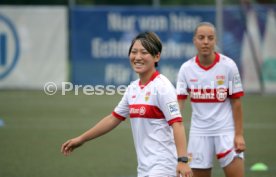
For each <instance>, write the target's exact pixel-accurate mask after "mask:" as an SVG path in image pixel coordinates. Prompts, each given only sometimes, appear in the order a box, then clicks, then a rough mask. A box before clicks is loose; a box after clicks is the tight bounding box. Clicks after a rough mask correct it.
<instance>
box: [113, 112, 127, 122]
mask: <svg viewBox="0 0 276 177" xmlns="http://www.w3.org/2000/svg"><path fill="white" fill-rule="evenodd" d="M112 115H113V116H114V117H116V118H117V119H120V120H122V121H124V120H126V118H125V117H123V116H121V115H119V114H117V113H116V112H115V111H113V112H112Z"/></svg>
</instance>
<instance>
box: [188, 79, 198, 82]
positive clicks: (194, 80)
mask: <svg viewBox="0 0 276 177" xmlns="http://www.w3.org/2000/svg"><path fill="white" fill-rule="evenodd" d="M197 81H198V79H190V82H197Z"/></svg>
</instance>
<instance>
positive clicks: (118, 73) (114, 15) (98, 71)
mask: <svg viewBox="0 0 276 177" xmlns="http://www.w3.org/2000/svg"><path fill="white" fill-rule="evenodd" d="M262 10H263V9H262ZM70 13H71V14H70V15H71V16H70V17H71V21H70V25H71V26H70V29H71V30H70V32H71V33H70V34H71V36H70V40H71V49H70V51H71V57H72V81H73V83H75V84H92V85H95V84H103V85H106V84H115V85H119V84H129V82H130V81H131V80H133V78H135V77H136V75H135V73H133V72H132V70H131V68H130V65H129V60H128V49H129V46H130V43H131V40H132V38H133V37H135V36H136V35H137V34H138V33H139V32H142V31H154V32H156V33H157V34H158V35H159V37H160V38H161V40H162V43H163V51H162V54H161V61H160V64H159V68H158V70H160V72H161V73H162V74H164V75H166V76H167V77H168V78H169V79H170V80H171V81H172V82H174V81H175V80H176V74H177V72H178V70H179V68H180V66H181V64H182V63H183V62H185V61H186V60H188V59H190V58H191V57H192V56H194V55H195V54H196V51H195V48H194V45H193V34H194V29H195V27H196V25H197V24H198V23H199V22H202V21H208V22H211V23H213V24H215V15H216V14H215V13H216V11H215V7H181V8H169V7H165V8H151V7H101V8H99V7H98V8H97V9H96V8H87V7H75V8H73V9H71V11H70ZM223 13H224V31H223V32H224V33H223V39H222V42H223V46H224V49H223V54H225V55H227V56H229V57H230V58H233V59H234V60H235V61H236V63H237V64H238V66H240V53H241V45H242V38H243V35H244V31H245V24H246V21H245V17H244V15H243V11H242V9H241V8H240V7H238V6H229V7H225V8H224V11H223ZM261 15H262V16H264V14H261ZM262 26H263V25H262Z"/></svg>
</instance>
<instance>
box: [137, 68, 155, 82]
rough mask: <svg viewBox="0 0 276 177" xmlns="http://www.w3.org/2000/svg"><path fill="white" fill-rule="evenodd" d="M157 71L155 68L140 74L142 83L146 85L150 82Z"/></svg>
mask: <svg viewBox="0 0 276 177" xmlns="http://www.w3.org/2000/svg"><path fill="white" fill-rule="evenodd" d="M155 72H156V69H155V68H154V69H153V70H150V71H148V72H146V73H142V74H139V78H140V83H141V85H146V84H147V83H148V82H149V80H150V78H151V76H152V75H153V74H154V73H155Z"/></svg>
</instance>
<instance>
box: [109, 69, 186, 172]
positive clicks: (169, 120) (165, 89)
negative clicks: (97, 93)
mask: <svg viewBox="0 0 276 177" xmlns="http://www.w3.org/2000/svg"><path fill="white" fill-rule="evenodd" d="M113 115H114V116H115V117H116V118H118V119H121V120H125V119H126V118H127V117H129V118H130V123H131V128H132V133H133V139H134V145H135V149H136V153H137V159H138V169H137V170H138V176H139V177H142V176H143V177H144V176H148V175H156V174H159V175H160V172H161V173H162V174H164V175H171V176H175V175H176V163H177V160H176V158H177V155H176V147H175V143H174V137H173V130H172V127H171V126H170V125H172V124H173V123H174V122H182V117H181V114H180V111H179V106H178V103H177V95H176V90H175V88H174V86H173V85H172V84H171V83H170V81H169V80H168V79H167V78H166V77H165V76H163V75H161V74H159V73H158V71H156V72H155V73H154V74H153V75H152V77H151V79H150V81H149V82H148V83H147V84H146V85H144V86H142V85H141V84H140V81H139V80H136V81H134V82H132V83H131V84H130V85H129V87H128V89H127V91H126V92H125V94H124V96H123V98H122V100H121V101H120V102H119V104H118V105H117V107H116V108H115V110H114V111H113Z"/></svg>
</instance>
